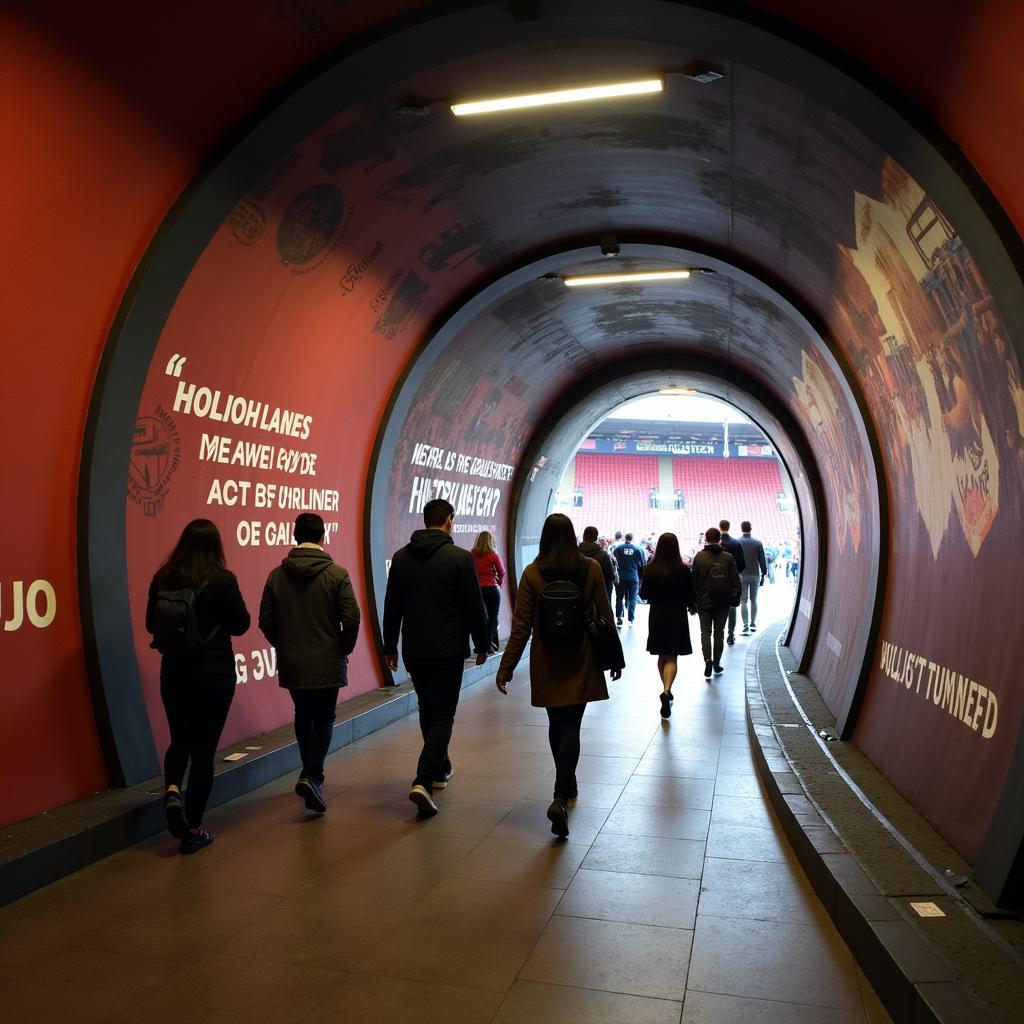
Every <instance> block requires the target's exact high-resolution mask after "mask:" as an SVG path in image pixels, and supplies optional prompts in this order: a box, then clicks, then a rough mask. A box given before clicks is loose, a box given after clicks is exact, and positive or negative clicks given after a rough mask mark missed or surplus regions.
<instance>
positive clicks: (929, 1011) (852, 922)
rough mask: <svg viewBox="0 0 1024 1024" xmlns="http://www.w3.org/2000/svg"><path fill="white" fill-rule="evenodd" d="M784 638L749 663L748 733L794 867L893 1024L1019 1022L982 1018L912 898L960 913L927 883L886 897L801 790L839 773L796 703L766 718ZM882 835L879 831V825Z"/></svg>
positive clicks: (767, 638) (760, 645)
mask: <svg viewBox="0 0 1024 1024" xmlns="http://www.w3.org/2000/svg"><path fill="white" fill-rule="evenodd" d="M779 636H780V631H779V630H778V629H773V630H769V631H766V632H765V633H763V634H762V635H761V636H760V637H759V638H758V642H757V643H756V644H755V645H752V647H751V650H750V653H749V654H748V659H747V665H746V709H747V731H748V733H749V735H750V739H751V744H752V748H753V753H754V759H755V762H756V764H757V768H758V772H759V774H760V776H761V778H762V781H763V782H764V785H765V787H766V789H767V791H768V796H769V800H770V801H771V804H772V806H773V808H774V810H775V812H776V814H777V815H778V817H779V820H780V822H781V824H782V828H783V830H784V832H785V833H786V837H787V838H788V840H789V842H790V844H791V845H792V847H793V850H794V852H795V853H796V856H797V859H798V860H799V861H800V864H801V866H802V867H803V869H804V871H805V872H806V874H807V876H808V878H809V879H810V882H811V884H812V886H813V887H814V890H815V892H816V893H817V895H818V897H819V898H820V900H821V901H822V903H823V904H824V906H825V909H826V910H827V911H828V914H829V916H830V917H831V918H832V920H833V922H834V923H835V925H836V928H837V929H838V931H839V933H840V934H841V935H842V937H843V939H844V940H845V941H846V944H847V945H848V946H849V948H850V950H851V952H852V953H853V955H854V957H855V959H856V960H857V962H858V963H859V964H860V967H861V969H862V970H863V971H864V973H865V974H866V975H867V977H868V979H869V980H870V981H871V984H872V985H873V986H874V988H875V990H876V992H877V993H878V995H879V998H880V999H881V1000H882V1003H883V1004H884V1005H885V1007H886V1009H887V1010H888V1012H889V1013H890V1015H891V1016H892V1018H893V1020H894V1021H896V1022H897V1024H903V1022H912V1024H924V1022H936V1024H938V1022H941V1024H983V1022H991V1021H1002V1020H1011V1019H1016V1020H1019V1019H1020V1018H1019V1016H1018V1017H1012V1018H1011V1017H1005V1016H1003V1015H1002V1014H996V1015H990V1012H986V1010H984V1009H982V1007H981V1006H979V1004H978V1003H977V1002H976V1001H975V999H973V998H972V997H971V996H970V995H969V994H968V992H967V991H966V990H965V989H964V988H963V986H961V985H960V984H958V982H957V981H956V980H955V972H954V969H953V967H951V966H950V965H949V964H948V963H947V962H945V961H944V960H943V959H942V958H941V957H940V956H938V955H936V951H935V949H934V948H933V947H932V946H931V945H929V943H927V942H926V941H925V940H924V938H922V935H921V932H920V930H919V928H918V926H916V925H915V923H914V921H913V920H912V918H911V916H910V915H911V913H912V912H911V911H910V909H909V903H910V901H911V899H916V900H917V899H919V900H926V901H928V902H931V903H935V904H936V905H938V906H939V907H940V909H941V910H942V911H943V912H944V914H945V915H946V916H947V919H949V916H950V915H954V914H959V913H960V910H959V908H958V907H957V906H956V902H955V900H953V899H950V898H949V896H948V894H947V893H946V892H945V891H944V890H943V889H942V887H941V886H938V885H936V884H935V883H934V882H933V881H932V880H931V879H927V880H925V881H923V882H922V883H921V884H920V885H917V886H915V887H914V888H915V896H914V897H909V896H901V897H894V896H893V894H892V893H886V892H883V891H882V890H881V889H880V888H879V887H878V886H876V884H875V882H874V881H873V880H872V878H870V877H869V875H868V874H867V872H866V871H865V870H864V869H863V867H862V866H861V863H860V862H859V861H858V858H857V856H856V841H855V839H854V838H853V837H852V836H851V835H850V834H844V832H843V830H842V828H841V827H837V826H836V825H835V823H834V822H833V821H830V820H829V819H828V817H827V816H826V815H825V814H824V813H822V811H821V808H820V807H819V806H818V805H817V804H816V803H815V801H814V800H813V799H812V798H811V795H810V793H809V792H808V789H807V787H806V786H805V785H804V782H803V781H802V780H803V778H804V777H805V776H806V775H807V773H809V772H822V773H825V772H830V773H831V774H832V775H833V776H835V778H834V779H832V780H829V781H830V783H831V784H835V783H837V782H838V781H839V779H840V778H841V772H839V771H838V770H837V768H836V767H835V766H833V765H832V764H830V762H829V760H828V758H827V756H826V755H825V754H824V753H823V752H822V753H821V757H820V759H815V758H813V757H809V756H808V754H807V750H806V748H807V744H806V736H807V732H808V731H809V730H810V728H811V726H810V723H809V722H807V721H806V720H805V719H804V717H803V712H802V710H801V709H800V707H799V705H797V704H796V702H795V700H793V701H791V708H790V713H787V714H785V716H784V717H785V721H784V722H782V721H780V719H779V708H778V706H776V708H775V714H774V715H773V712H772V711H771V710H770V709H769V706H768V702H766V700H765V695H764V693H763V692H762V686H761V678H762V673H764V672H766V671H771V670H774V672H775V673H776V674H780V673H781V671H782V670H781V668H780V666H779V663H778V660H777V657H776V652H775V648H776V645H777V642H778V638H779ZM766 652H767V655H768V656H766ZM787 653H788V652H787ZM790 695H791V696H792V692H791V691H790ZM794 740H797V741H798V742H797V743H794ZM799 740H803V744H802V745H803V747H804V750H803V751H796V750H794V749H793V748H794V747H795V746H798V745H799ZM878 828H879V829H882V828H883V826H882V825H881V824H880V823H879V824H878ZM908 857H909V854H908ZM922 876H923V872H922ZM917 889H922V890H924V891H923V892H917V891H916V890H917ZM979 937H980V933H979Z"/></svg>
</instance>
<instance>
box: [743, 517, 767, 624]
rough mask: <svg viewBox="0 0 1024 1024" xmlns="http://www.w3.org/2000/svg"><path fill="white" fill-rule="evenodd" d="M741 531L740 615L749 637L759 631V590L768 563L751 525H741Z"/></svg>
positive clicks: (747, 523) (746, 523)
mask: <svg viewBox="0 0 1024 1024" xmlns="http://www.w3.org/2000/svg"><path fill="white" fill-rule="evenodd" d="M740 529H741V530H742V531H743V535H742V536H741V537H740V539H739V541H738V543H739V546H740V547H741V548H742V549H743V562H744V565H743V568H742V569H741V570H740V587H741V588H742V593H741V595H740V614H741V615H742V616H743V635H744V636H749V635H750V634H751V633H754V632H756V630H757V590H758V587H761V586H763V585H764V580H765V577H766V576H767V575H768V563H767V562H766V561H765V559H764V545H763V544H762V543H761V542H760V541H759V540H758V539H757V538H756V537H751V536H750V531H751V529H752V527H751V525H750V523H749V522H746V521H744V522H742V523H740ZM748 606H749V608H748Z"/></svg>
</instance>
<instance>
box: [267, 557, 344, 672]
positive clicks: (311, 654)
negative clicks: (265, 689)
mask: <svg viewBox="0 0 1024 1024" xmlns="http://www.w3.org/2000/svg"><path fill="white" fill-rule="evenodd" d="M260 629H261V630H262V631H263V635H264V636H265V637H266V638H267V640H269V641H270V643H272V644H273V645H274V647H275V649H276V650H277V676H278V682H279V684H280V685H281V686H283V687H285V688H286V689H289V690H324V689H327V688H328V687H330V686H348V656H349V655H350V654H351V653H352V649H353V648H354V647H355V645H356V637H357V636H358V635H359V606H358V605H357V604H356V595H355V591H354V590H353V589H352V581H351V580H350V579H349V576H348V573H347V572H346V571H345V570H344V569H343V568H342V567H341V566H340V565H338V564H337V563H336V562H335V561H333V560H332V558H331V556H330V555H329V554H327V552H326V551H321V550H320V549H319V548H313V547H310V548H303V547H297V548H292V550H291V551H289V552H288V557H287V558H285V559H284V560H283V561H282V562H281V564H280V565H279V566H278V567H277V568H276V569H274V570H272V571H271V573H270V575H269V576H268V577H267V582H266V585H265V586H264V588H263V600H262V601H260Z"/></svg>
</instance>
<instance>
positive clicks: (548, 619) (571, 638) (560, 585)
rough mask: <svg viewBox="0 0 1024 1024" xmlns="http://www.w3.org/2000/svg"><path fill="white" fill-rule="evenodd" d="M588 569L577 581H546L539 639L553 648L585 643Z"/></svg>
mask: <svg viewBox="0 0 1024 1024" xmlns="http://www.w3.org/2000/svg"><path fill="white" fill-rule="evenodd" d="M588 568H589V566H588V565H587V563H586V562H584V563H583V569H582V571H581V572H580V574H579V577H578V578H577V580H575V581H573V580H550V581H548V580H545V581H544V589H543V590H542V591H541V592H540V599H539V600H538V601H537V635H538V636H539V637H540V638H541V639H542V640H543V641H544V642H545V643H550V644H578V643H579V642H580V641H581V640H582V639H583V589H584V587H585V585H586V580H587V570H588Z"/></svg>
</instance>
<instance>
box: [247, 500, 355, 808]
mask: <svg viewBox="0 0 1024 1024" xmlns="http://www.w3.org/2000/svg"><path fill="white" fill-rule="evenodd" d="M295 544H296V546H295V547H294V548H292V550H291V551H289V552H288V557H287V558H285V559H284V560H283V561H282V562H281V564H280V565H279V566H278V567H277V568H276V569H274V570H273V571H272V572H271V573H270V575H269V576H268V577H267V582H266V585H265V586H264V588H263V599H262V600H261V601H260V630H261V631H262V633H263V635H264V636H265V637H266V638H267V640H269V641H270V643H271V644H273V645H274V648H275V649H276V651H277V676H278V681H279V683H280V685H281V686H283V687H285V688H286V689H287V690H288V693H289V694H290V695H291V698H292V703H293V704H294V705H295V739H296V741H297V742H298V745H299V756H300V757H301V758H302V774H301V775H300V776H299V781H298V782H297V783H296V784H295V792H296V793H298V795H299V796H301V797H302V798H303V799H304V800H305V801H306V806H307V807H308V808H309V809H310V810H311V811H316V812H317V813H318V814H323V813H324V811H326V810H327V803H326V801H325V800H324V796H323V792H322V791H321V787H322V786H323V783H324V758H325V757H326V756H327V751H328V750H329V749H330V746H331V736H332V735H333V734H334V715H335V709H336V707H337V704H338V690H339V689H340V688H341V687H342V686H348V656H349V655H350V654H351V653H352V650H353V648H354V647H355V645H356V637H357V636H358V634H359V606H358V605H357V604H356V595H355V592H354V591H353V589H352V581H351V580H350V579H349V576H348V573H347V572H346V571H345V570H344V569H343V568H342V567H341V566H340V565H338V564H337V563H336V562H334V561H333V560H332V558H331V556H330V555H329V554H327V552H326V551H324V548H323V544H324V521H323V519H322V518H321V517H320V516H318V515H317V514H316V513H315V512H303V513H302V514H301V515H299V516H298V517H297V518H296V520H295Z"/></svg>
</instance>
